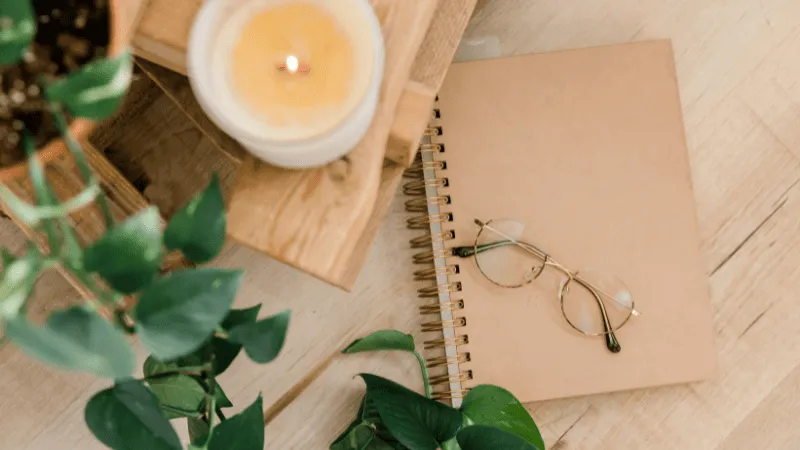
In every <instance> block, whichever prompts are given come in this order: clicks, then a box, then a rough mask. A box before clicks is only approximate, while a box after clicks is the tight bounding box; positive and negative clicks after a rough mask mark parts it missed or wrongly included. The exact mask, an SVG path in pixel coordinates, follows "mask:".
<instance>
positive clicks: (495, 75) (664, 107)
mask: <svg viewBox="0 0 800 450" xmlns="http://www.w3.org/2000/svg"><path fill="white" fill-rule="evenodd" d="M426 135H427V138H426V140H425V141H424V143H423V144H422V146H421V148H420V153H419V155H418V159H417V161H416V163H415V164H414V166H412V167H411V168H410V169H409V170H408V171H407V176H408V177H410V178H414V180H412V181H410V182H408V183H407V184H406V185H405V188H404V191H405V193H406V194H407V195H411V196H413V197H414V198H412V199H410V200H408V201H407V202H406V208H407V209H408V210H409V211H411V212H413V213H415V215H413V216H412V217H410V218H409V221H408V222H409V226H410V227H411V228H416V229H420V230H424V234H423V235H421V236H420V237H418V238H416V239H414V240H412V241H411V246H412V247H414V248H417V249H419V253H418V254H416V255H415V256H414V261H415V263H417V264H420V267H419V270H417V271H416V273H415V276H416V279H417V280H420V282H421V283H424V284H423V285H422V286H421V287H420V289H419V295H420V297H421V298H422V299H423V300H422V302H423V303H422V306H421V308H420V312H421V313H422V314H423V315H425V316H426V318H427V319H428V320H425V321H424V322H425V323H424V325H423V331H424V332H425V336H426V341H425V348H426V349H427V350H428V351H429V352H431V353H430V355H431V356H430V359H429V361H428V365H429V366H430V367H431V371H432V382H433V383H434V384H435V385H436V387H437V391H436V392H437V394H436V396H437V398H439V399H442V400H444V399H452V400H453V403H455V404H458V403H459V402H460V398H462V397H463V396H464V395H465V393H466V392H468V390H469V389H470V387H473V386H475V385H478V384H487V383H489V384H496V385H499V386H503V387H505V388H507V389H508V390H510V391H511V392H513V393H514V394H515V395H517V396H518V397H519V398H520V399H521V400H522V401H524V402H530V401H537V400H545V399H553V398H560V397H570V396H577V395H587V394H595V393H604V392H612V391H620V390H628V389H636V388H644V387H649V386H658V385H667V384H675V383H684V382H691V381H696V380H703V379H707V378H710V377H712V376H713V375H714V374H715V372H716V366H717V362H716V349H715V343H714V332H713V327H712V313H711V306H710V301H709V292H708V284H707V277H706V273H705V268H704V259H703V256H702V255H701V252H700V247H699V235H698V228H697V220H696V213H695V203H694V197H693V192H692V184H691V174H690V170H689V163H688V155H687V147H686V139H685V134H684V126H683V119H682V113H681V103H680V100H679V94H678V87H677V82H676V72H675V66H674V59H673V53H672V47H671V44H670V42H669V41H654V42H642V43H633V44H624V45H614V46H606V47H597V48H590V49H581V50H570V51H561V52H554V53H548V54H540V55H532V56H518V57H511V58H500V59H492V60H483V61H472V62H465V63H457V64H454V65H453V66H452V67H451V69H450V71H449V73H448V75H447V77H446V79H445V81H444V84H443V86H442V89H441V90H440V93H439V97H438V99H437V103H436V106H435V110H434V115H433V121H432V122H431V125H430V127H429V128H428V130H427V132H426ZM476 218H477V219H481V220H484V221H485V220H489V219H499V218H514V219H516V220H518V221H520V222H521V223H525V224H526V225H527V226H528V227H530V228H532V229H533V230H535V235H534V236H535V240H536V245H539V246H542V247H544V248H547V249H548V251H549V252H550V253H551V254H552V255H557V257H558V259H559V261H560V262H561V263H563V264H564V265H566V266H568V267H571V268H591V269H598V270H606V271H608V272H610V273H614V274H616V275H617V276H618V277H619V278H620V279H622V280H625V284H626V285H627V286H628V288H629V290H630V293H631V295H632V298H633V300H634V302H635V305H636V309H637V310H638V311H640V313H641V315H640V316H639V317H635V318H633V319H631V320H630V321H629V323H627V324H626V325H625V326H624V327H622V328H621V329H620V330H619V331H617V332H616V335H617V337H618V339H619V341H620V342H621V344H622V351H621V352H619V353H616V354H615V353H611V352H610V351H608V350H607V349H606V347H605V345H604V339H603V338H602V337H587V336H584V335H582V334H580V333H578V332H576V331H575V330H573V329H572V328H570V327H569V325H568V324H567V323H566V322H565V321H564V320H563V318H562V316H561V314H560V312H559V307H560V306H559V300H558V295H557V292H558V286H557V285H556V286H553V285H552V283H548V282H541V283H540V282H539V280H538V279H537V280H536V281H534V282H533V283H531V284H529V285H527V286H525V287H522V288H517V289H508V288H502V287H499V286H496V285H494V284H492V283H491V282H489V281H488V280H487V279H486V278H485V277H484V276H483V275H482V274H481V273H480V271H479V270H478V267H477V266H476V263H475V260H474V258H469V259H464V258H458V257H455V256H454V255H452V250H451V249H452V248H454V247H456V246H469V245H473V243H474V241H475V236H476V234H477V232H478V226H476V224H475V222H474V219H476Z"/></svg>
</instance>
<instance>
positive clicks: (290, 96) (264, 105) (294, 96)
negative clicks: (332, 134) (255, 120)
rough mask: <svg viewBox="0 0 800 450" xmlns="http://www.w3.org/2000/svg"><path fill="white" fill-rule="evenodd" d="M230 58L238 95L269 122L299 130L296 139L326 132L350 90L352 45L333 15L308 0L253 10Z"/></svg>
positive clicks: (269, 123)
mask: <svg viewBox="0 0 800 450" xmlns="http://www.w3.org/2000/svg"><path fill="white" fill-rule="evenodd" d="M231 61H232V67H231V72H230V73H231V83H232V87H233V90H234V92H235V93H236V95H237V96H238V98H239V100H240V101H241V102H242V103H243V104H244V105H246V107H247V108H248V109H249V110H250V111H251V112H252V113H253V114H255V115H256V116H257V117H259V118H261V119H262V120H264V121H265V122H266V124H268V125H269V126H271V127H277V128H280V127H286V126H289V127H291V128H292V129H295V130H298V133H297V135H296V136H295V137H296V138H302V137H304V135H306V136H314V135H318V134H321V133H323V132H326V131H329V130H330V129H331V128H333V127H334V126H335V125H336V124H337V123H338V122H340V121H341V120H342V114H343V113H346V112H347V111H342V109H343V108H345V107H346V104H347V103H349V102H348V101H347V100H348V98H350V97H351V96H353V95H354V88H353V82H354V68H353V67H354V66H353V64H354V51H353V45H352V44H351V42H350V41H349V39H348V36H347V35H346V34H345V32H344V30H342V29H341V26H340V24H338V23H337V22H336V21H335V20H334V17H333V16H332V15H331V14H330V13H329V12H328V11H326V10H325V9H324V8H322V7H320V6H317V5H314V4H312V3H303V2H297V3H286V4H282V5H278V6H275V7H271V8H268V9H265V10H262V11H259V12H257V13H256V14H255V15H253V16H252V18H251V19H250V20H249V21H248V22H247V23H246V25H245V26H244V28H243V29H242V32H241V34H240V36H239V38H238V40H237V42H236V44H235V46H234V47H233V54H232V57H231Z"/></svg>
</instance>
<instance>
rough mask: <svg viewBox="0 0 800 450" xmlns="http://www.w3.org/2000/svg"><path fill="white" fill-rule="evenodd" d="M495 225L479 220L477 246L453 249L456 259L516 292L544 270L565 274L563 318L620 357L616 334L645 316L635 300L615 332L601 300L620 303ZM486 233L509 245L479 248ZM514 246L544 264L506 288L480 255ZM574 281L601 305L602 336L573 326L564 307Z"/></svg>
mask: <svg viewBox="0 0 800 450" xmlns="http://www.w3.org/2000/svg"><path fill="white" fill-rule="evenodd" d="M503 220H509V219H503ZM492 222H496V220H489V221H488V222H482V221H480V220H478V219H475V224H476V225H478V226H479V227H480V230H479V231H478V234H477V235H476V236H475V242H474V244H473V245H472V246H471V247H469V246H468V247H456V248H453V254H454V255H455V256H458V257H461V258H469V257H474V258H475V264H476V266H477V267H478V270H479V271H480V272H481V274H482V275H483V276H484V277H485V278H486V279H487V280H489V281H490V282H491V283H492V284H495V285H497V286H500V287H503V288H512V289H515V288H521V287H524V286H527V285H529V284H531V283H532V282H533V281H534V280H536V279H537V278H539V276H540V275H541V274H542V273H543V272H544V269H546V268H547V267H552V268H554V269H556V270H558V271H559V272H561V273H563V274H564V275H565V276H566V277H567V280H566V281H565V282H564V283H562V285H561V288H560V289H559V292H558V299H559V302H560V303H561V315H562V316H563V317H564V320H566V321H567V323H568V324H569V326H570V327H572V328H573V329H575V330H576V331H578V332H579V333H581V334H584V335H586V336H605V340H606V348H608V350H609V351H610V352H612V353H619V352H620V351H621V350H622V346H621V345H620V343H619V340H618V339H617V337H616V334H615V333H614V332H615V331H616V330H619V329H620V328H622V327H623V326H624V325H625V324H626V323H628V321H629V320H630V319H631V317H634V316H640V315H641V314H640V313H639V311H637V310H636V308H635V305H634V303H633V300H631V304H630V306H629V308H630V312H629V313H628V316H627V317H626V318H625V320H623V321H622V323H621V324H620V325H619V326H618V327H616V328H614V327H613V326H612V325H611V320H610V319H609V317H608V312H607V311H606V306H605V303H604V302H603V300H602V298H601V297H607V298H609V299H611V300H612V301H614V302H615V303H618V304H622V303H620V302H619V301H618V300H617V299H615V298H614V296H612V295H610V294H608V293H607V292H604V291H603V290H601V289H599V288H597V287H596V286H594V285H593V284H592V283H590V282H588V281H586V280H584V279H583V278H581V277H580V275H579V272H577V271H572V270H569V269H568V268H567V267H565V266H564V265H563V264H561V263H559V262H558V261H556V260H555V259H553V258H552V257H550V255H549V254H547V253H546V252H544V251H543V250H541V249H539V248H538V247H536V246H534V245H532V244H529V243H527V242H521V241H518V240H516V239H514V238H511V237H509V236H507V235H505V234H504V233H502V232H501V231H499V230H497V229H496V228H493V227H492V226H491V224H492ZM515 222H516V221H515ZM485 230H491V231H493V232H494V233H497V234H498V235H499V236H500V237H502V238H503V239H506V240H505V241H498V242H492V243H489V244H483V245H478V241H479V240H480V237H481V233H483V232H484V231H485ZM512 244H513V245H516V246H518V247H520V248H522V249H523V250H525V251H526V252H528V253H530V254H532V255H534V256H536V257H537V258H538V259H540V260H541V261H542V263H541V264H540V265H538V266H534V267H533V268H532V269H533V270H532V272H531V273H530V276H529V277H528V276H526V280H525V282H524V283H520V284H518V285H504V284H502V283H498V282H497V281H495V280H494V279H492V277H490V276H489V275H488V274H487V273H486V272H485V271H484V269H483V268H482V267H481V264H480V260H479V259H478V254H479V253H481V252H483V251H486V250H490V249H493V248H499V247H504V246H507V245H512ZM573 281H574V282H575V283H577V284H578V285H580V286H582V287H583V288H584V289H586V290H587V291H588V292H589V293H590V294H591V295H592V297H593V298H594V299H595V301H596V302H597V305H598V306H599V308H600V313H601V315H602V317H603V329H604V330H605V331H603V332H600V333H591V332H587V331H584V330H582V329H580V328H579V327H578V326H577V325H576V324H574V323H572V321H571V320H570V318H569V316H568V315H567V312H566V308H565V306H564V299H565V297H566V294H567V293H568V291H569V285H570V283H572V282H573ZM623 306H626V307H628V305H623Z"/></svg>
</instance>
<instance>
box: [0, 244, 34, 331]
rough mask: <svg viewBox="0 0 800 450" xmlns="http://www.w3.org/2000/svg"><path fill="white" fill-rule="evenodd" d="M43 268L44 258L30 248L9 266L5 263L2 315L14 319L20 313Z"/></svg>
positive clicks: (0, 281)
mask: <svg viewBox="0 0 800 450" xmlns="http://www.w3.org/2000/svg"><path fill="white" fill-rule="evenodd" d="M41 269H42V258H41V255H39V253H38V252H36V251H35V250H30V251H29V252H28V253H26V254H25V256H23V257H22V258H19V259H17V260H14V261H13V262H11V263H10V264H9V265H7V266H6V265H3V273H2V279H0V316H2V317H3V318H5V319H13V318H15V317H17V316H18V315H19V313H20V310H21V309H22V307H23V306H24V305H25V300H27V298H28V297H29V296H30V295H31V292H33V287H34V286H35V285H36V280H37V279H38V278H39V274H40V271H41Z"/></svg>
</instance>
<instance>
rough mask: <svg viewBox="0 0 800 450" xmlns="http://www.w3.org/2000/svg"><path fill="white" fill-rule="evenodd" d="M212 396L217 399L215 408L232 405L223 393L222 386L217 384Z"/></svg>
mask: <svg viewBox="0 0 800 450" xmlns="http://www.w3.org/2000/svg"><path fill="white" fill-rule="evenodd" d="M214 398H216V399H217V402H216V403H217V408H230V407H231V406H233V403H231V400H230V399H229V398H228V396H227V395H225V391H223V390H222V386H220V385H219V384H218V385H217V387H216V388H214Z"/></svg>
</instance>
